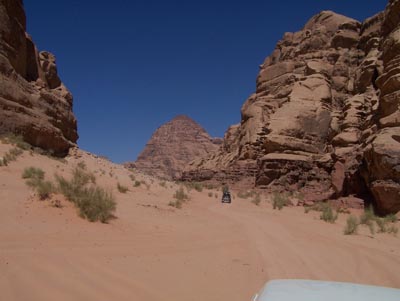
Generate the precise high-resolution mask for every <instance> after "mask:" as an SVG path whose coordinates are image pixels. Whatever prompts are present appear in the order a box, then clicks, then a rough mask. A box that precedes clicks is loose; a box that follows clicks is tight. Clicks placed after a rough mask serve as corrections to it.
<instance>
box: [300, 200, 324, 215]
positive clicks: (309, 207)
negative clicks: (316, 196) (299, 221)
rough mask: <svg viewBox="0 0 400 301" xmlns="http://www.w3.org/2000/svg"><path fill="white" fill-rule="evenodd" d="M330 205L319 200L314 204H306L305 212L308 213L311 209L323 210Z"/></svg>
mask: <svg viewBox="0 0 400 301" xmlns="http://www.w3.org/2000/svg"><path fill="white" fill-rule="evenodd" d="M327 206H329V205H328V204H327V203H322V202H318V203H315V204H313V205H312V206H305V207H304V212H305V213H308V212H310V211H317V212H322V211H323V210H324V208H325V207H327Z"/></svg>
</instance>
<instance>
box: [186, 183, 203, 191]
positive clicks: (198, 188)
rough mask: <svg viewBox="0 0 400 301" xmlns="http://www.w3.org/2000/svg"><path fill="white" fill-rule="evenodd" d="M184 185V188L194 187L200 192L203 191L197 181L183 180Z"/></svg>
mask: <svg viewBox="0 0 400 301" xmlns="http://www.w3.org/2000/svg"><path fill="white" fill-rule="evenodd" d="M184 185H185V186H186V188H187V189H188V190H190V189H194V190H196V191H198V192H202V191H203V184H201V183H199V182H185V183H184Z"/></svg>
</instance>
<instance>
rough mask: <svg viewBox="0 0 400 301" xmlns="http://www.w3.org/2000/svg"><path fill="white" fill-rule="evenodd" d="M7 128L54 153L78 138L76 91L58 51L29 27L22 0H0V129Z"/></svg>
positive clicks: (7, 130) (1, 132) (6, 130)
mask: <svg viewBox="0 0 400 301" xmlns="http://www.w3.org/2000/svg"><path fill="white" fill-rule="evenodd" d="M9 132H11V133H14V134H18V135H22V136H23V138H24V139H25V140H26V141H27V142H29V143H30V144H32V145H34V146H38V147H41V148H43V149H45V150H48V151H50V152H52V153H54V154H56V155H65V154H67V153H68V150H69V148H70V147H71V146H72V145H73V144H75V143H76V141H77V139H78V135H77V124H76V119H75V117H74V115H73V113H72V95H71V93H70V92H69V91H68V90H67V88H66V87H65V86H64V85H63V84H62V82H61V80H60V78H59V77H58V75H57V67H56V64H55V57H54V55H52V54H51V53H49V52H45V51H42V52H39V51H38V50H37V48H36V46H35V44H34V43H33V41H32V39H31V37H30V36H29V35H28V34H27V33H26V17H25V12H24V9H23V4H22V0H0V134H4V133H9Z"/></svg>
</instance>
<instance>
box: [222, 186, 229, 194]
mask: <svg viewBox="0 0 400 301" xmlns="http://www.w3.org/2000/svg"><path fill="white" fill-rule="evenodd" d="M221 190H222V193H227V192H229V186H228V185H224V186H222V189H221Z"/></svg>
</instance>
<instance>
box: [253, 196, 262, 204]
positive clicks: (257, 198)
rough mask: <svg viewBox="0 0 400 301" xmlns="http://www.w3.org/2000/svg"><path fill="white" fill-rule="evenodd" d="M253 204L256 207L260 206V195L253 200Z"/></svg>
mask: <svg viewBox="0 0 400 301" xmlns="http://www.w3.org/2000/svg"><path fill="white" fill-rule="evenodd" d="M251 202H252V203H253V204H254V205H256V206H259V205H260V203H261V197H260V195H259V194H257V195H256V197H255V198H254V199H252V200H251Z"/></svg>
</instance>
